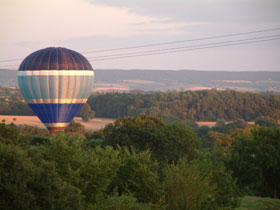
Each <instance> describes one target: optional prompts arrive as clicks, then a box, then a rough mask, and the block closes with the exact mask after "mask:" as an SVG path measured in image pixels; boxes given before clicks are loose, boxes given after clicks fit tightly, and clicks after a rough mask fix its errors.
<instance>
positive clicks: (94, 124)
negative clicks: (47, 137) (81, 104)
mask: <svg viewBox="0 0 280 210" xmlns="http://www.w3.org/2000/svg"><path fill="white" fill-rule="evenodd" d="M13 119H16V120H15V121H14V120H13ZM2 120H5V122H6V123H7V124H9V123H12V122H13V123H14V124H16V125H31V126H37V127H40V128H45V126H44V124H43V123H41V121H40V120H39V118H38V117H36V116H12V115H0V122H2ZM74 120H75V122H78V123H81V124H82V125H84V126H85V128H86V129H88V130H90V129H93V130H99V129H101V128H104V127H105V126H106V125H107V124H109V123H112V122H114V120H113V119H105V118H94V119H93V120H90V121H88V122H83V121H82V119H81V118H80V117H75V118H74Z"/></svg>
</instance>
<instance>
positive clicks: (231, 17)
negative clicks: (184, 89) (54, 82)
mask: <svg viewBox="0 0 280 210" xmlns="http://www.w3.org/2000/svg"><path fill="white" fill-rule="evenodd" d="M279 11H280V1H279V0H1V1H0V32H1V33H0V61H2V62H0V68H10V69H17V68H18V65H19V64H20V62H21V61H22V60H16V61H11V62H8V61H5V62H3V60H9V59H23V58H25V57H26V56H27V55H29V54H30V53H32V52H34V51H36V50H39V49H42V48H45V47H53V46H54V47H66V48H69V49H72V50H75V51H77V52H81V53H84V55H85V57H87V58H88V59H89V60H90V62H91V64H92V66H93V68H94V69H154V70H157V69H163V70H185V69H186V70H187V69H192V70H216V71H280V40H274V41H267V42H259V43H251V44H244V45H234V46H226V47H219V48H208V49H200V50H192V51H183V52H176V53H166V54H159V55H149V56H140V57H129V58H121V59H110V60H102V59H100V58H102V57H100V56H104V55H114V54H121V55H123V54H125V53H135V52H139V51H150V50H159V49H163V48H178V47H188V46H193V45H202V44H209V43H216V42H225V41H232V40H238V39H251V38H256V37H263V36H272V35H280V30H274V31H267V32H262V33H254V34H248V35H243V36H232V37H227V38H217V39H213V40H204V41H203V40H202V41H191V42H183V43H182V42H181V43H177V44H169V45H159V46H152V47H146V48H135V49H127V50H120V51H109V52H95V53H86V52H89V51H100V50H106V49H115V48H125V47H133V46H141V45H152V44H157V43H166V42H176V41H181V40H190V39H200V38H205V37H212V36H220V35H226V34H235V33H243V32H250V31H258V30H266V29H272V28H280V12H279ZM98 57H99V58H98Z"/></svg>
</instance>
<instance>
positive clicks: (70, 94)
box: [18, 47, 94, 136]
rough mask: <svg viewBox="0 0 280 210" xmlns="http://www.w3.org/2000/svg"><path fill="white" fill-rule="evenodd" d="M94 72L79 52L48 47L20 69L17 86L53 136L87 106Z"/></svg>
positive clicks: (31, 55) (33, 54)
mask: <svg viewBox="0 0 280 210" xmlns="http://www.w3.org/2000/svg"><path fill="white" fill-rule="evenodd" d="M93 77H94V72H93V69H92V66H91V64H90V63H89V62H88V60H87V59H86V58H85V57H84V56H83V55H81V54H80V53H78V52H75V51H73V50H69V49H66V48H61V47H49V48H45V49H41V50H38V51H36V52H33V53H31V54H30V55H28V56H27V57H26V58H25V59H24V60H23V61H22V63H21V65H20V67H19V70H18V84H19V87H20V90H21V93H22V95H23V97H24V99H25V101H26V102H27V103H28V105H29V107H30V108H31V109H32V110H33V112H34V113H35V114H36V115H37V116H38V117H39V119H40V120H41V121H42V123H44V125H45V126H46V127H47V128H48V130H49V131H50V133H51V134H52V136H55V135H56V134H57V132H58V131H63V130H64V129H65V128H66V127H67V126H68V124H69V123H70V122H71V121H72V119H73V118H74V116H75V115H76V114H77V113H78V112H79V111H80V109H81V108H82V106H83V105H84V103H86V101H87V99H88V97H89V95H90V92H91V89H92V86H93Z"/></svg>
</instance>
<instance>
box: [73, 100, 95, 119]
mask: <svg viewBox="0 0 280 210" xmlns="http://www.w3.org/2000/svg"><path fill="white" fill-rule="evenodd" d="M77 116H78V117H81V118H82V120H83V121H88V120H91V119H93V118H94V116H95V113H94V111H92V109H91V107H90V105H88V104H87V103H85V104H84V105H83V107H82V109H81V110H80V112H79V113H78V114H77Z"/></svg>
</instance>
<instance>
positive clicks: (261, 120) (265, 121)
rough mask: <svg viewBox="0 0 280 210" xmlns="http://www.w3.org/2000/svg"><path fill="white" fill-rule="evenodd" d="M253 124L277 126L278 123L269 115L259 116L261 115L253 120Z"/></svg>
mask: <svg viewBox="0 0 280 210" xmlns="http://www.w3.org/2000/svg"><path fill="white" fill-rule="evenodd" d="M255 124H256V125H260V126H266V127H273V126H277V125H278V123H277V120H275V119H273V118H271V117H269V116H261V117H258V118H257V119H256V120H255Z"/></svg>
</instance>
